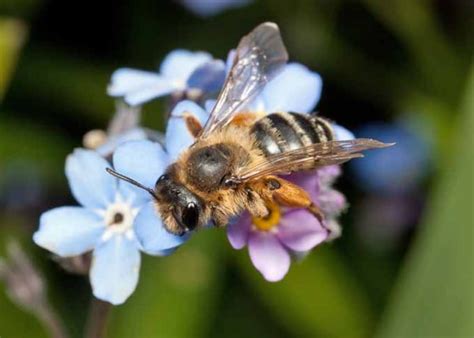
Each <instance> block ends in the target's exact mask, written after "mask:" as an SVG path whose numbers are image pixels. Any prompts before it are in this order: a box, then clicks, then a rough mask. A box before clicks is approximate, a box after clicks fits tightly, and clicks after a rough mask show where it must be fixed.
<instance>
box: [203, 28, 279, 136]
mask: <svg viewBox="0 0 474 338" xmlns="http://www.w3.org/2000/svg"><path fill="white" fill-rule="evenodd" d="M287 61H288V53H287V51H286V48H285V46H284V44H283V41H282V39H281V36H280V31H279V29H278V26H277V25H276V24H274V23H271V22H266V23H263V24H261V25H259V26H257V27H256V28H255V29H254V30H253V31H252V32H250V34H248V35H246V36H244V37H243V38H242V40H240V43H239V45H238V47H237V50H236V56H235V59H234V63H233V65H232V68H231V70H230V72H229V74H228V75H227V79H226V81H225V83H224V87H223V89H222V91H221V92H220V94H219V97H218V99H217V102H216V104H215V106H214V108H213V109H212V111H211V115H210V117H209V119H208V121H207V123H206V125H205V126H204V128H203V130H202V132H201V135H200V137H201V138H205V137H206V136H208V135H209V134H210V133H212V132H213V131H214V130H216V129H219V128H222V127H223V126H225V125H226V124H227V123H229V122H230V121H231V120H232V117H233V115H234V113H236V112H237V111H238V109H239V108H240V107H242V106H243V105H244V104H245V103H247V102H249V100H250V99H252V98H253V97H254V96H255V95H256V94H258V93H259V91H260V90H261V88H262V87H263V86H264V85H265V84H266V83H267V82H268V81H270V80H271V79H272V78H273V77H274V76H275V75H276V74H277V73H278V72H279V71H280V70H281V69H282V67H283V66H284V65H285V64H286V62H287Z"/></svg>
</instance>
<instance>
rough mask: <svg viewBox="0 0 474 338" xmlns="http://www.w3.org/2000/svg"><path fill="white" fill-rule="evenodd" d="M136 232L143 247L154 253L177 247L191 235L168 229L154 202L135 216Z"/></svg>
mask: <svg viewBox="0 0 474 338" xmlns="http://www.w3.org/2000/svg"><path fill="white" fill-rule="evenodd" d="M135 234H136V236H137V239H138V241H139V242H140V244H141V246H142V247H143V249H144V250H145V251H146V252H148V253H152V254H153V253H154V254H160V253H161V252H162V251H164V250H168V249H172V248H176V247H177V246H179V245H181V244H183V243H184V242H185V241H186V240H187V239H188V237H189V236H187V235H184V236H176V235H173V234H171V233H169V232H168V231H166V229H165V228H164V227H163V222H162V220H161V218H160V215H159V214H158V212H157V211H156V210H155V206H154V205H153V202H150V203H148V204H147V205H145V206H144V207H143V208H142V209H141V210H140V212H139V213H138V215H137V217H136V218H135Z"/></svg>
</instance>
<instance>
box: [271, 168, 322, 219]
mask: <svg viewBox="0 0 474 338" xmlns="http://www.w3.org/2000/svg"><path fill="white" fill-rule="evenodd" d="M265 181H266V187H267V189H268V192H267V194H271V198H272V199H273V200H274V201H275V202H277V203H278V204H280V205H281V206H285V207H290V208H305V209H306V210H308V212H309V213H311V214H312V215H314V217H316V218H317V219H318V220H319V222H320V223H321V225H323V226H324V224H325V222H324V220H325V217H324V213H323V212H322V210H321V209H320V208H319V206H317V205H316V204H315V203H314V202H313V201H312V200H311V198H310V196H309V194H308V193H307V192H306V191H305V190H304V189H303V188H301V187H299V186H297V185H296V184H293V183H291V182H289V181H287V180H285V179H282V178H280V177H276V176H269V177H267V178H266V180H265Z"/></svg>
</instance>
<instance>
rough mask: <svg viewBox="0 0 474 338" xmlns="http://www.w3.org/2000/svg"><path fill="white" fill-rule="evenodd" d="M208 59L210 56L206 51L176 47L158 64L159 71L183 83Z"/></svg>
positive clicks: (210, 58)
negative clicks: (192, 50) (191, 50)
mask: <svg viewBox="0 0 474 338" xmlns="http://www.w3.org/2000/svg"><path fill="white" fill-rule="evenodd" d="M210 60H212V56H211V55H210V54H208V53H204V52H190V51H188V50H184V49H176V50H174V51H172V52H171V53H169V54H168V55H167V56H166V57H165V59H164V60H163V62H162V63H161V66H160V73H161V74H162V75H164V76H166V77H167V78H169V79H174V80H178V81H182V82H183V84H185V83H186V81H187V80H188V78H189V77H190V76H191V74H192V72H194V71H195V70H196V69H197V68H198V67H199V66H202V65H203V64H204V63H206V62H207V61H210Z"/></svg>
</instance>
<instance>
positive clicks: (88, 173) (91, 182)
mask: <svg viewBox="0 0 474 338" xmlns="http://www.w3.org/2000/svg"><path fill="white" fill-rule="evenodd" d="M107 167H110V165H109V164H108V163H107V161H106V160H104V159H103V158H102V157H100V155H99V154H98V153H96V152H95V151H92V150H85V149H76V150H75V151H74V152H73V153H72V154H71V155H69V156H68V157H67V159H66V176H67V178H68V180H69V186H70V187H71V191H72V194H73V195H74V197H75V198H76V200H77V201H78V202H79V203H80V204H82V205H83V206H85V207H88V208H102V209H104V208H105V207H106V206H107V205H108V204H109V203H110V202H111V201H113V199H114V197H115V191H116V187H117V181H116V179H115V178H114V177H112V176H111V175H109V174H108V173H107V172H106V171H105V169H106V168H107Z"/></svg>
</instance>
